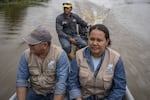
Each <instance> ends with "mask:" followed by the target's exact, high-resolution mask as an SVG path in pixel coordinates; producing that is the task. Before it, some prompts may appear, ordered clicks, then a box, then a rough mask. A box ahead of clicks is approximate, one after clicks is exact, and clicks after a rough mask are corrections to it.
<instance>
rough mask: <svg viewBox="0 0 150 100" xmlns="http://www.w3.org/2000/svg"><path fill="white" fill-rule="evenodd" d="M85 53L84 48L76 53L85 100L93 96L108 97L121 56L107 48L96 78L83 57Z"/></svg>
mask: <svg viewBox="0 0 150 100" xmlns="http://www.w3.org/2000/svg"><path fill="white" fill-rule="evenodd" d="M83 51H84V48H83V49H81V50H79V51H77V52H76V59H77V64H78V66H79V81H80V84H81V91H82V95H83V99H85V98H87V97H89V96H91V95H96V96H98V97H99V98H104V96H107V95H108V93H109V91H110V89H111V87H112V81H113V77H114V70H115V66H116V63H117V62H118V59H119V57H120V55H119V54H118V53H117V52H116V51H114V50H112V49H110V48H106V50H105V56H104V59H103V62H102V64H101V67H100V70H99V72H98V74H97V76H96V77H95V76H94V73H93V72H92V71H91V69H90V66H89V65H88V63H87V61H86V59H85V57H84V56H83Z"/></svg>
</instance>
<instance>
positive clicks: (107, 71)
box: [106, 64, 113, 73]
mask: <svg viewBox="0 0 150 100" xmlns="http://www.w3.org/2000/svg"><path fill="white" fill-rule="evenodd" d="M112 68H113V64H109V65H108V66H107V69H106V73H112V72H113V69H112Z"/></svg>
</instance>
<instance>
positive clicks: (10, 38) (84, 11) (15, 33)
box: [0, 0, 150, 100]
mask: <svg viewBox="0 0 150 100" xmlns="http://www.w3.org/2000/svg"><path fill="white" fill-rule="evenodd" d="M63 1H65V0H49V1H47V2H41V3H38V4H36V5H35V4H34V5H28V6H15V5H12V6H5V7H0V54H1V56H0V64H1V65H0V69H1V70H0V88H1V91H0V100H7V99H8V98H9V97H10V96H11V95H12V94H13V93H14V91H15V79H16V72H17V65H18V61H19V58H20V55H21V53H22V51H23V50H24V49H25V48H27V45H26V44H25V43H24V42H23V41H22V37H23V36H25V35H27V34H28V33H30V32H31V31H32V30H33V29H35V28H36V27H37V26H39V25H43V26H45V27H47V28H48V29H49V30H50V32H51V34H52V36H53V40H52V42H53V43H54V44H56V45H60V43H59V41H58V37H57V34H56V31H55V18H56V16H57V15H58V14H60V13H61V12H62V11H63V9H62V6H61V4H62V2H63ZM71 1H72V3H73V12H75V13H77V14H79V15H80V16H81V17H82V18H84V19H85V20H86V21H87V22H88V23H89V24H92V25H93V24H96V23H104V24H106V25H107V26H108V27H109V29H110V32H111V37H112V41H113V42H112V43H113V45H112V48H114V49H116V50H118V51H119V52H120V53H121V55H122V57H123V60H124V61H125V62H124V63H125V65H126V70H127V80H128V85H129V87H130V88H131V92H132V93H133V95H134V96H135V97H136V100H148V98H149V95H150V94H149V93H150V90H149V88H147V87H149V85H150V80H149V76H150V69H149V65H150V63H149V60H150V56H149V51H150V48H149V47H150V44H149V43H150V42H149V35H148V32H149V28H148V26H150V25H149V23H148V22H149V19H150V18H149V17H150V16H149V14H148V12H149V1H148V0H89V1H88V0H71ZM139 7H140V8H139ZM136 8H138V9H136ZM140 15H143V16H142V17H140ZM137 16H139V17H137ZM104 19H105V20H104ZM136 19H137V20H136ZM145 19H146V21H145ZM135 23H136V25H135ZM133 51H134V52H133ZM142 51H144V53H141V52H142Z"/></svg>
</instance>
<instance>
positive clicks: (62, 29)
mask: <svg viewBox="0 0 150 100" xmlns="http://www.w3.org/2000/svg"><path fill="white" fill-rule="evenodd" d="M77 24H79V25H80V26H81V27H86V28H87V23H86V22H85V21H84V20H82V19H81V18H80V17H79V16H78V15H77V14H74V13H71V15H70V17H69V18H68V17H67V16H66V15H65V14H64V13H62V14H60V15H59V16H57V18H56V31H57V33H58V36H59V38H60V37H63V38H66V39H69V38H70V37H71V36H70V35H72V34H76V35H77Z"/></svg>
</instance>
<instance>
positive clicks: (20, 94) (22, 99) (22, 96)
mask: <svg viewBox="0 0 150 100" xmlns="http://www.w3.org/2000/svg"><path fill="white" fill-rule="evenodd" d="M17 100H26V87H18V88H17Z"/></svg>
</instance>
